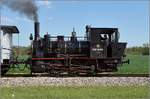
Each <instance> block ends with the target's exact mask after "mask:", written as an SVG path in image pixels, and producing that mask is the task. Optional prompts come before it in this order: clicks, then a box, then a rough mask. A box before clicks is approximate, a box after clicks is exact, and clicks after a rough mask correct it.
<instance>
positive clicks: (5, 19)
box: [0, 16, 17, 25]
mask: <svg viewBox="0 0 150 99" xmlns="http://www.w3.org/2000/svg"><path fill="white" fill-rule="evenodd" d="M16 23H17V22H16V21H15V20H13V18H9V17H7V16H0V24H2V25H14V24H16Z"/></svg>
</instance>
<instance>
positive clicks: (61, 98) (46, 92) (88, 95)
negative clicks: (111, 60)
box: [0, 86, 149, 99]
mask: <svg viewBox="0 0 150 99" xmlns="http://www.w3.org/2000/svg"><path fill="white" fill-rule="evenodd" d="M0 94H1V95H0V98H1V99H100V98H103V99H139V98H140V99H141V98H142V99H148V94H149V89H148V86H109V87H106V86H105V87H104V86H89V87H88V86H86V87H84V86H82V87H62V86H59V87H56V86H32V87H4V88H1V92H0Z"/></svg>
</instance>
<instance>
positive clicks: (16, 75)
mask: <svg viewBox="0 0 150 99" xmlns="http://www.w3.org/2000/svg"><path fill="white" fill-rule="evenodd" d="M1 77H150V74H112V73H111V74H110V73H109V74H108V73H103V74H96V75H87V74H80V75H68V74H61V75H49V74H45V73H43V74H41V73H40V74H32V75H31V74H6V75H4V76H1Z"/></svg>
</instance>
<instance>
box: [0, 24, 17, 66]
mask: <svg viewBox="0 0 150 99" xmlns="http://www.w3.org/2000/svg"><path fill="white" fill-rule="evenodd" d="M13 33H19V31H18V29H17V27H16V26H1V30H0V62H1V63H3V60H4V59H10V58H11V57H12V36H13Z"/></svg>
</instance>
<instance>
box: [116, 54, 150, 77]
mask: <svg viewBox="0 0 150 99" xmlns="http://www.w3.org/2000/svg"><path fill="white" fill-rule="evenodd" d="M127 58H128V59H129V60H130V64H124V65H122V66H120V67H119V68H118V72H117V73H129V74H134V73H149V61H148V60H149V56H147V55H145V56H143V55H128V56H127Z"/></svg>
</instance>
